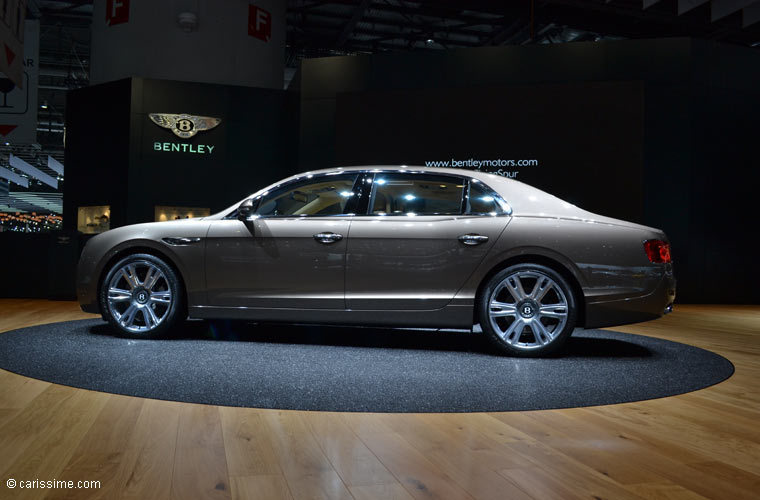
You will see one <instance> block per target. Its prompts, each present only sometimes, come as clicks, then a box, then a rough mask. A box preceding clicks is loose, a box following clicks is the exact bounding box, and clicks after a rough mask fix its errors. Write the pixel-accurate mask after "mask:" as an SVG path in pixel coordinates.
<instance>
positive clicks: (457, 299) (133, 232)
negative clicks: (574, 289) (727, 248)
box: [77, 166, 675, 327]
mask: <svg viewBox="0 0 760 500" xmlns="http://www.w3.org/2000/svg"><path fill="white" fill-rule="evenodd" d="M339 171H343V172H345V171H367V172H378V171H404V172H429V173H432V172H435V173H447V174H451V175H459V176H465V177H472V178H475V179H479V180H481V181H482V182H484V183H486V184H487V185H488V186H490V187H491V188H492V189H494V190H495V191H497V192H498V193H499V194H500V195H501V196H502V197H503V198H504V199H505V200H506V201H507V202H508V203H509V204H510V205H511V207H512V209H513V213H512V217H511V219H510V218H509V217H495V218H489V217H477V218H473V222H472V224H473V225H478V224H482V226H479V227H478V229H477V230H463V231H461V233H462V234H466V233H469V232H473V233H478V232H481V231H493V233H487V234H488V235H489V243H488V245H480V246H477V247H473V248H465V247H464V245H461V244H459V245H460V246H461V248H460V247H457V246H456V245H452V244H453V240H451V239H450V237H451V236H452V235H458V233H459V231H458V228H455V229H457V230H456V231H454V230H453V229H452V228H454V226H453V225H452V226H450V227H449V228H448V229H447V230H446V231H443V230H441V229H433V230H432V232H427V233H426V232H425V231H424V230H423V229H422V227H421V226H418V227H414V224H412V226H409V227H407V226H404V225H403V224H404V223H406V221H404V223H402V224H401V225H400V226H399V227H401V229H396V231H397V234H401V233H402V232H403V230H406V233H405V234H404V235H403V236H404V237H402V238H399V237H397V236H394V233H393V231H389V232H388V234H386V235H385V237H384V238H383V241H382V242H379V241H375V242H371V239H372V238H373V237H375V235H374V234H373V229H370V228H369V226H370V224H369V222H368V223H367V224H365V223H362V224H357V225H356V226H351V227H350V228H348V234H349V236H348V238H347V240H348V241H345V240H344V241H343V244H345V245H346V249H347V251H348V256H346V255H345V250H342V249H340V248H339V247H334V248H332V249H329V248H328V249H325V248H323V249H321V250H320V251H316V250H314V251H313V252H312V250H309V249H307V250H305V251H304V250H303V248H301V243H303V244H306V239H305V237H304V236H303V235H304V234H305V235H308V233H309V232H310V230H309V231H306V232H304V233H303V234H302V235H300V236H299V238H303V239H302V241H301V242H300V243H298V244H297V245H296V247H298V248H301V249H300V250H298V249H296V250H293V251H294V253H293V256H298V255H301V254H303V255H305V256H306V259H305V260H303V261H301V262H299V263H298V264H297V265H291V266H285V267H281V268H277V269H278V270H277V272H275V269H274V268H272V269H271V271H272V272H270V273H268V274H267V273H265V274H266V279H265V280H263V281H262V280H259V281H257V282H256V283H265V284H266V286H269V287H274V288H277V287H280V288H281V291H283V294H284V293H286V291H287V293H290V294H295V298H296V299H297V300H295V301H293V304H296V306H294V307H290V308H288V307H284V308H283V307H277V306H281V305H283V303H280V302H266V301H264V302H259V303H258V304H254V303H253V302H251V303H249V304H248V305H247V306H241V305H240V304H237V305H235V306H232V307H229V306H226V304H224V302H223V301H221V302H220V301H216V302H217V303H216V304H215V303H212V301H210V300H209V297H208V294H207V292H206V289H207V272H206V271H207V270H206V259H205V257H204V247H207V246H208V243H209V242H208V240H206V239H205V238H206V235H207V232H208V230H209V227H210V224H212V223H214V224H215V223H217V222H234V223H239V221H225V220H224V218H225V215H226V214H227V213H228V212H229V211H230V210H232V209H233V208H234V207H236V206H237V205H233V206H232V207H230V209H229V210H227V211H223V212H220V213H219V214H215V215H213V216H210V217H206V218H203V219H191V220H183V221H171V222H164V223H154V224H138V225H134V226H127V227H123V228H117V229H114V230H111V231H108V232H106V233H103V234H101V235H98V236H96V237H94V238H93V239H91V240H90V242H89V243H88V245H87V246H86V247H85V249H84V251H83V254H82V257H81V260H80V264H79V268H78V273H77V293H78V298H79V301H80V304H81V305H82V308H83V309H84V310H86V311H91V312H97V308H98V305H97V286H98V282H99V279H100V278H101V277H102V275H103V272H104V268H105V266H106V265H107V264H108V262H109V261H110V260H111V259H112V258H113V257H114V256H115V255H117V254H118V253H119V252H122V251H125V250H129V249H130V248H136V247H141V248H147V249H151V251H154V252H155V253H159V254H161V255H165V256H166V257H167V258H168V259H169V260H170V261H171V262H172V263H173V264H174V265H175V266H176V267H177V269H178V270H179V272H180V274H181V276H182V279H183V281H184V282H185V285H186V287H187V295H188V306H189V312H190V315H191V316H196V317H208V318H212V317H215V318H223V317H230V318H235V317H237V318H248V319H259V320H263V321H264V320H266V321H269V320H272V321H274V320H282V321H303V322H324V323H342V324H367V325H370V324H371V325H389V326H394V325H395V326H403V325H408V326H431V327H447V326H448V327H466V326H467V325H468V324H469V323H471V322H472V319H473V312H474V306H475V299H476V294H477V292H478V289H479V287H480V286H481V284H482V283H483V281H484V280H485V279H486V278H487V277H488V276H489V275H490V273H491V272H494V270H497V269H499V268H501V267H503V266H504V265H505V263H506V262H509V261H510V259H514V258H519V257H523V258H526V257H527V258H528V259H529V256H540V257H543V258H545V259H551V260H552V261H554V262H557V263H559V265H561V266H562V267H563V268H564V269H566V270H567V272H568V273H570V274H571V275H572V277H573V278H574V281H575V282H577V283H578V285H579V287H580V289H581V295H582V297H580V299H582V300H581V302H582V303H583V307H584V308H585V309H584V312H585V325H583V326H586V327H599V326H612V325H616V324H624V323H631V322H636V321H645V320H648V319H653V318H655V317H658V316H660V315H662V313H663V312H664V310H665V309H666V307H667V306H669V305H670V304H672V303H673V300H674V298H675V279H674V277H673V266H672V265H671V264H653V263H651V262H650V261H649V259H648V258H647V256H646V254H645V252H644V248H643V242H644V241H645V240H648V239H660V240H665V241H666V237H665V235H664V233H662V232H661V231H659V230H657V229H653V228H649V227H646V226H642V225H639V224H634V223H630V222H626V221H620V220H616V219H612V218H609V217H604V216H599V215H596V214H592V213H590V212H587V211H585V210H582V209H580V208H578V207H576V206H574V205H572V204H569V203H566V202H564V201H563V200H560V199H558V198H556V197H554V196H552V195H550V194H548V193H545V192H543V191H541V190H538V189H536V188H534V187H532V186H528V185H525V184H522V183H520V182H517V181H514V180H510V179H504V178H501V177H499V176H496V175H493V174H489V173H484V172H474V171H464V170H457V169H431V168H424V167H409V168H406V167H398V166H387V167H382V166H378V167H375V166H365V167H349V168H342V169H330V170H325V171H320V172H322V173H336V172H339ZM320 172H307V173H304V174H299V175H297V176H294V177H293V178H291V179H297V178H301V177H303V176H305V175H307V176H313V175H319V174H320ZM287 181H288V180H285V181H281V182H280V183H278V184H281V183H282V182H287ZM267 189H270V188H264V189H262V190H261V191H260V192H264V191H266V190H267ZM365 217H368V216H357V217H356V219H357V220H358V219H359V218H361V219H365ZM370 218H371V217H368V218H366V219H365V220H367V221H369V219H370ZM409 219H413V218H411V217H410V218H409ZM454 219H456V217H455V218H454ZM459 219H464V217H459ZM499 219H500V220H502V221H507V220H509V221H510V222H509V225H508V226H507V224H506V222H504V223H503V225H502V226H501V229H502V230H503V229H504V227H507V229H506V230H504V231H503V232H499V231H498V230H497V229H498V228H496V227H495V226H492V225H490V224H492V223H491V222H490V221H491V220H499ZM397 222H398V221H397ZM460 222H461V220H460ZM476 222H477V224H476ZM298 223H299V221H294V222H293V224H290V225H289V226H288V227H284V226H283V227H280V228H279V229H278V230H277V231H274V230H273V227H274V226H272V228H268V227H267V226H268V224H265V223H261V222H260V223H257V224H258V225H257V227H258V228H259V231H260V232H259V234H261V235H266V232H267V230H270V233H271V235H274V234H275V233H278V234H280V233H282V234H283V235H285V234H286V233H288V234H289V231H290V230H291V228H293V227H295V225H296V224H298ZM418 223H423V224H424V221H423V219H422V217H419V218H417V220H416V222H415V224H418ZM239 224H240V225H242V223H239ZM262 224H263V225H262ZM345 224H348V222H347V220H346V219H344V225H345ZM397 225H398V224H397ZM362 226H367V227H362ZM391 226H392V224H389V225H387V226H383V228H382V231H385V230H386V229H390V228H391ZM444 226H445V225H440V227H441V228H442V227H444ZM230 227H232V226H230ZM343 229H344V228H343V227H341V230H343ZM355 229H356V233H354V230H355ZM283 231H284V232H283ZM382 231H381V232H382ZM447 231H449V233H451V234H449V233H447ZM452 231H453V232H452ZM314 232H315V233H316V232H317V231H314ZM333 232H337V231H333ZM444 233H446V234H445V237H443V236H441V235H443V234H444ZM377 234H379V233H377ZM491 234H493V235H494V237H493V238H492V237H491ZM498 234H501V236H500V237H499V236H498ZM354 235H356V236H357V245H356V250H357V253H356V257H352V256H351V245H352V242H351V240H350V238H351V237H353V236H354ZM291 236H293V235H291ZM425 236H427V237H430V236H432V238H431V242H425V241H422V240H423V239H424V237H425ZM164 237H191V238H200V239H201V241H200V242H198V243H193V244H190V245H184V246H170V245H167V244H166V243H164V242H163V241H162V238H164ZM362 238H367V239H366V241H364V242H363V243H362ZM442 238H443V240H445V241H446V244H443V240H442ZM286 239H287V238H286ZM418 239H419V240H420V241H417V240H418ZM436 239H438V241H436ZM271 240H272V241H269V242H268V244H265V245H263V246H262V248H259V249H258V250H259V251H261V252H264V253H263V255H268V256H270V257H271V255H272V252H275V253H277V254H278V255H281V256H282V255H284V253H286V252H284V250H285V248H286V246H287V245H286V241H284V240H283V241H282V242H275V241H273V240H274V238H271ZM228 243H230V244H234V243H233V242H232V240H231V242H228ZM248 243H250V241H249V242H248ZM261 243H267V242H265V241H262V242H261ZM290 243H292V242H290ZM380 243H382V244H380ZM417 243H420V244H421V245H417ZM315 244H317V243H315ZM317 245H319V244H317ZM406 245H409V246H410V248H408V249H403V248H401V247H403V246H406ZM415 245H416V246H415ZM249 246H250V245H249ZM264 247H266V248H264ZM423 247H424V248H423ZM294 248H295V247H294ZM399 249H401V250H399ZM470 250H475V251H474V252H470ZM267 251H268V252H269V254H268V253H267ZM237 252H238V253H237V257H239V258H241V259H243V258H244V259H250V258H251V257H250V255H249V254H247V253H246V251H245V250H240V249H238V251H237ZM478 252H481V253H478ZM234 253H235V252H231V253H230V252H222V254H219V255H217V256H213V255H212V260H213V259H218V260H220V259H225V258H230V256H232V257H233V258H234V255H232V254H234ZM341 254H343V257H340V255H341ZM310 256H311V257H310ZM331 256H332V257H331ZM394 257H395V258H398V257H400V258H401V260H403V264H404V265H401V264H399V263H398V262H396V263H395V264H394V262H393V261H394ZM340 258H342V259H347V260H345V262H348V268H349V273H348V274H346V275H345V279H346V283H347V284H348V288H347V292H344V293H347V294H348V302H349V305H348V307H350V309H346V299H345V298H344V299H343V300H342V301H341V300H340V295H341V293H340V292H338V293H337V294H336V293H333V292H335V290H334V289H335V286H333V285H334V284H335V283H338V282H339V281H340V279H341V276H342V274H341V273H340V272H338V273H330V274H329V277H328V278H327V283H328V285H329V286H327V287H326V288H329V289H330V290H328V292H327V294H325V293H324V288H325V287H321V288H323V290H322V291H320V290H318V288H320V287H316V288H315V287H314V286H312V285H309V286H308V287H307V289H308V290H307V292H308V293H307V295H309V294H311V296H312V297H311V298H316V299H319V298H320V296H321V298H329V299H330V300H328V301H321V300H317V301H316V302H313V301H312V302H308V301H307V302H303V301H302V300H301V301H299V300H298V299H299V296H298V295H299V294H300V293H301V292H300V291H299V290H301V289H302V285H303V283H301V282H299V281H298V278H299V277H302V276H306V275H307V274H310V273H312V271H313V270H314V269H316V270H317V271H318V272H322V271H325V270H327V269H332V270H333V271H335V270H337V267H335V266H340V265H341V264H339V263H338V262H339V260H340ZM331 259H332V260H331ZM286 260H287V259H286ZM220 261H221V260H220ZM309 263H310V264H309ZM307 264H308V265H307ZM315 266H316V267H315ZM331 266H332V267H331ZM394 266H395V267H394ZM376 267H377V268H376ZM208 270H209V272H211V273H212V275H211V279H210V281H209V282H208V283H210V285H211V289H212V290H213V289H214V288H215V287H216V288H219V287H224V286H225V285H224V283H225V279H219V280H217V281H218V282H216V283H215V281H214V280H215V279H216V275H214V274H213V273H214V272H216V268H215V266H213V265H212V266H210V267H209V269H208ZM355 271H356V272H355ZM283 273H284V274H287V275H288V276H287V277H286V278H285V279H286V280H291V281H290V282H289V284H287V285H284V284H280V283H276V280H277V278H278V277H279V276H282V275H283ZM222 274H224V275H225V276H232V277H233V278H235V279H238V280H239V279H241V276H238V275H237V274H236V273H232V274H230V273H226V272H225V273H222ZM320 276H323V277H324V276H325V275H320ZM333 278H335V279H333ZM246 279H247V278H246ZM399 282H400V283H402V285H403V286H402V289H401V290H395V291H394V290H393V288H392V287H391V286H389V285H391V284H393V283H399ZM375 285H377V286H375ZM460 285H461V286H460ZM245 286H248V285H247V284H245ZM251 286H252V287H254V286H255V283H253V282H252V283H251ZM309 287H311V288H309ZM270 291H271V290H270ZM312 292H313V293H312ZM212 293H213V292H212ZM267 293H268V292H267ZM320 294H321V295H320ZM327 295H330V297H327ZM448 297H453V298H450V299H448V300H447V298H448ZM304 298H305V297H303V296H300V299H304ZM379 298H381V299H382V300H378V299H379ZM332 299H335V300H332ZM409 299H412V300H411V302H415V304H414V305H413V306H411V307H410V305H409V304H408V302H410V300H409ZM416 299H420V300H416ZM362 301H363V302H362ZM320 303H321V304H320ZM384 304H385V305H384Z"/></svg>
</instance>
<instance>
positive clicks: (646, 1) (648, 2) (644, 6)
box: [607, 0, 660, 9]
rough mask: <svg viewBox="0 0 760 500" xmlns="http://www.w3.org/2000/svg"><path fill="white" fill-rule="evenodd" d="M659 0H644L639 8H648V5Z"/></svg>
mask: <svg viewBox="0 0 760 500" xmlns="http://www.w3.org/2000/svg"><path fill="white" fill-rule="evenodd" d="M659 2H660V0H644V3H643V5H642V6H641V8H642V9H648V8H649V7H651V6H652V5H654V4H656V3H659ZM607 3H609V2H607Z"/></svg>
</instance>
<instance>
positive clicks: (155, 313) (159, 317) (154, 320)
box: [100, 254, 186, 338]
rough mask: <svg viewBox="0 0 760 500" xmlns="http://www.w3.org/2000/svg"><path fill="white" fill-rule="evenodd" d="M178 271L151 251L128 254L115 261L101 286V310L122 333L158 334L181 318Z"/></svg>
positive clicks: (127, 335)
mask: <svg viewBox="0 0 760 500" xmlns="http://www.w3.org/2000/svg"><path fill="white" fill-rule="evenodd" d="M182 292H183V290H182V284H181V282H180V280H179V277H178V276H177V273H175V272H174V270H173V269H172V268H171V267H170V266H169V265H168V264H166V262H164V261H163V260H162V259H159V258H158V257H155V256H153V255H150V254H134V255H129V256H127V257H125V258H123V259H121V260H120V261H118V262H117V263H116V264H114V265H113V266H112V267H111V268H110V269H109V271H108V273H107V274H106V277H105V279H104V280H103V284H102V285H101V289H100V304H101V310H102V311H104V312H105V316H106V319H107V320H108V322H109V323H110V324H111V325H112V326H113V327H114V328H115V329H116V330H117V331H118V332H119V334H121V335H123V336H125V337H131V338H159V337H162V336H164V335H165V334H166V333H167V332H168V331H169V330H170V329H171V327H172V326H173V325H174V324H176V322H177V321H178V320H182V319H184V316H185V315H186V314H185V303H184V294H183V293H182Z"/></svg>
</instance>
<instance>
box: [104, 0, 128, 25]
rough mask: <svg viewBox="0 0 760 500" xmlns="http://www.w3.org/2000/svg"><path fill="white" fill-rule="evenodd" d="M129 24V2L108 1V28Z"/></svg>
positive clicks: (122, 0) (119, 0)
mask: <svg viewBox="0 0 760 500" xmlns="http://www.w3.org/2000/svg"><path fill="white" fill-rule="evenodd" d="M128 22H129V0H107V1H106V26H113V25H115V24H122V23H128Z"/></svg>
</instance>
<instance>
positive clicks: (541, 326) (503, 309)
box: [488, 270, 569, 350]
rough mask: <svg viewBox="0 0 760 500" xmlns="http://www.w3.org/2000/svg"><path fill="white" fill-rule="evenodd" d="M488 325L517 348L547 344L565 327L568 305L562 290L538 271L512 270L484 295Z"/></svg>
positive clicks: (532, 347) (526, 348)
mask: <svg viewBox="0 0 760 500" xmlns="http://www.w3.org/2000/svg"><path fill="white" fill-rule="evenodd" d="M488 315H489V320H490V322H491V326H492V327H493V329H494V331H495V332H496V334H497V335H499V337H501V339H502V340H503V341H504V342H506V343H507V344H509V345H510V346H512V347H514V348H517V349H524V350H528V349H536V348H540V347H543V346H546V345H548V344H550V343H551V342H552V341H553V340H554V339H555V338H556V337H557V336H558V335H559V334H560V333H561V332H562V330H563V329H564V328H565V324H566V323H567V319H568V315H569V306H568V301H567V297H566V296H565V292H563V291H562V288H561V287H560V286H559V285H558V284H557V283H556V282H555V281H554V280H553V279H552V278H550V277H549V276H547V275H546V274H543V273H541V272H539V271H533V270H529V271H528V270H526V271H516V272H515V273H513V274H510V275H509V276H507V277H506V278H504V279H503V280H502V281H501V283H499V284H498V285H497V286H496V287H495V288H494V291H493V293H492V294H491V296H490V297H489V299H488Z"/></svg>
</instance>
